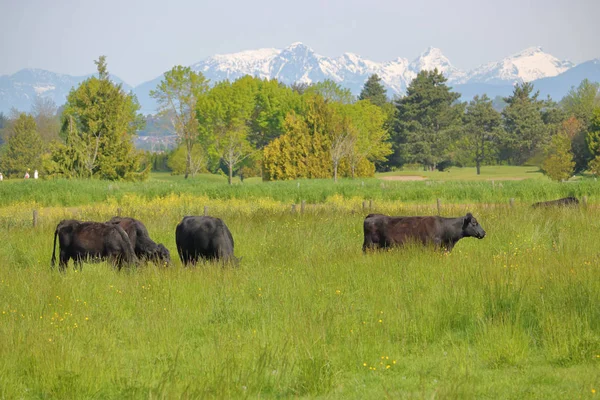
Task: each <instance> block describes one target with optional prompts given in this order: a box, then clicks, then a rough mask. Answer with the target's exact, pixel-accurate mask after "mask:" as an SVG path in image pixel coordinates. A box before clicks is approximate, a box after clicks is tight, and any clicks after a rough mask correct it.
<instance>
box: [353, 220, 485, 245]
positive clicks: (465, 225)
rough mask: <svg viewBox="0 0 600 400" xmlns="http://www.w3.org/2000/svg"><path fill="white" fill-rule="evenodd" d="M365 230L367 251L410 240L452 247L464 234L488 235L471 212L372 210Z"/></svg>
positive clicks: (365, 224)
mask: <svg viewBox="0 0 600 400" xmlns="http://www.w3.org/2000/svg"><path fill="white" fill-rule="evenodd" d="M364 233H365V241H364V243H363V251H367V249H377V248H385V247H394V246H401V245H403V244H404V243H406V242H410V241H416V242H420V243H422V244H424V245H434V246H436V247H441V248H443V249H446V250H447V251H451V250H452V248H453V247H454V245H455V244H456V242H458V241H459V240H460V239H462V238H464V237H476V238H478V239H483V238H484V237H485V231H484V230H483V228H482V227H481V226H480V225H479V223H478V222H477V220H476V219H475V217H473V215H472V214H471V213H468V214H467V215H466V216H464V217H458V218H444V217H437V216H431V217H389V216H387V215H381V214H369V215H367V217H366V218H365V221H364Z"/></svg>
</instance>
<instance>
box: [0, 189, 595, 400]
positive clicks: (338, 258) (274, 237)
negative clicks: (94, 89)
mask: <svg viewBox="0 0 600 400" xmlns="http://www.w3.org/2000/svg"><path fill="white" fill-rule="evenodd" d="M204 182H205V181H204V180H202V179H198V180H197V181H196V183H197V184H201V183H204ZM417 183H418V184H422V185H423V187H422V190H424V191H425V192H426V191H428V190H434V188H436V187H437V186H431V185H430V186H426V185H424V183H421V182H417ZM417 183H414V184H417ZM510 183H514V182H510ZM293 184H295V183H293ZM302 184H304V182H303V183H302ZM411 184H413V183H411ZM448 184H451V183H447V184H440V185H439V186H441V187H443V186H444V185H448ZM452 184H453V183H452ZM507 184H508V183H507ZM546 184H549V183H546ZM97 185H98V190H101V189H100V187H101V186H100V185H99V184H98V183H97ZM104 185H105V184H104V183H102V187H104ZM265 186H268V185H265ZM40 187H42V186H40ZM90 187H91V186H90ZM90 187H86V189H85V190H86V193H88V192H89V193H92V191H91V189H90ZM238 187H239V186H238ZM285 187H286V188H290V189H293V187H294V186H293V185H291V186H285ZM375 187H376V186H375V185H373V186H372V188H375ZM523 188H525V187H523ZM45 190H49V189H45ZM102 190H106V189H105V188H104V189H102ZM112 190H116V189H114V188H113V189H112ZM412 190H416V189H412ZM454 190H457V191H458V190H459V189H458V187H457V188H455V189H454ZM428 196H429V195H428ZM205 204H209V205H210V213H211V214H212V215H215V216H219V217H221V218H223V219H224V220H225V222H226V223H227V224H228V225H229V227H230V229H231V231H232V233H233V235H234V238H235V246H236V247H235V252H236V255H238V256H242V257H243V259H242V263H241V265H240V267H239V268H237V269H232V268H221V267H219V266H217V265H211V264H208V265H204V266H200V267H198V268H195V269H186V268H183V267H182V266H181V265H180V263H179V260H178V259H177V255H176V252H175V238H174V230H175V225H176V224H177V223H178V222H179V220H180V219H181V217H182V216H183V215H185V214H187V213H191V214H198V213H202V211H203V206H204V205H205ZM31 206H32V204H30V203H18V204H13V205H6V206H0V243H2V246H0V398H2V399H16V398H24V399H30V398H32V399H40V398H45V399H46V398H47V399H92V398H93V399H130V398H136V399H137V398H144V399H146V398H161V399H162V398H165V399H171V398H184V399H186V398H189V399H196V398H259V397H260V398H291V397H294V398H295V397H297V398H336V399H337V398H339V399H370V398H393V399H401V398H406V399H414V398H419V399H420V398H423V399H432V398H441V399H446V398H452V399H481V398H501V399H571V398H577V399H587V398H589V399H594V398H596V397H597V394H595V392H596V391H598V392H600V307H598V305H599V304H600V251H599V250H598V242H599V241H600V210H598V209H597V208H588V209H585V208H581V209H564V210H531V209H530V208H529V206H528V204H522V203H517V205H516V207H515V208H514V209H510V208H509V207H508V206H507V205H506V204H504V205H502V206H498V207H488V206H487V205H477V204H471V205H469V206H466V205H450V204H446V203H445V205H444V207H443V209H442V213H443V215H447V216H458V215H464V213H465V212H466V211H467V210H469V211H472V212H473V213H474V214H475V216H476V217H477V218H478V220H479V221H480V223H481V225H482V226H483V228H484V229H485V230H486V231H487V236H486V238H485V239H483V240H476V239H463V240H462V241H460V242H459V243H458V245H457V246H456V248H455V250H454V251H453V252H452V253H451V254H449V255H445V254H441V253H438V252H435V251H431V250H429V249H423V248H420V247H409V248H406V249H403V250H393V251H383V252H380V253H375V254H367V255H364V254H362V252H361V244H362V239H363V236H362V221H363V218H364V214H365V212H362V211H359V210H360V199H353V198H345V197H344V196H342V195H337V196H332V197H330V198H329V200H328V201H327V202H326V203H323V204H320V205H319V206H310V207H308V208H307V212H306V213H305V214H303V215H301V214H298V213H296V214H292V213H291V212H290V209H289V204H284V203H281V202H279V201H276V200H272V199H267V198H261V199H250V200H248V199H240V198H221V199H211V198H209V197H207V196H200V195H190V194H186V193H181V194H171V195H167V196H164V197H154V198H152V199H146V198H145V197H143V196H142V197H140V196H138V195H135V194H133V195H124V196H123V197H121V198H120V200H119V201H118V202H117V201H116V200H110V201H105V202H100V203H96V204H82V205H79V206H76V207H64V206H52V207H40V215H39V221H38V226H37V227H36V228H33V227H32V226H31V212H30V210H31ZM116 207H120V208H121V209H122V213H123V214H124V215H132V216H135V217H137V218H139V219H141V220H142V221H144V222H145V223H146V225H147V227H148V229H149V231H150V234H151V235H152V236H153V238H154V239H155V240H156V241H158V242H162V243H164V244H165V245H166V246H167V248H169V249H170V250H171V252H172V256H173V259H174V264H173V266H172V267H170V268H168V269H162V268H158V267H155V266H153V265H150V266H148V267H145V268H140V269H137V270H124V271H122V272H120V273H119V272H117V271H115V270H113V269H112V268H111V267H110V266H109V265H106V264H105V263H100V264H86V265H85V266H84V269H83V271H81V272H75V271H73V270H72V268H70V269H69V270H68V271H67V273H66V274H64V275H63V274H60V273H58V272H57V271H53V270H51V269H50V265H49V263H50V257H51V254H52V239H53V232H54V228H55V226H56V223H57V222H58V221H59V220H60V219H61V218H67V217H71V218H72V217H77V218H81V219H84V220H98V221H104V220H107V219H108V218H110V217H111V216H113V215H114V212H115V210H116ZM374 207H375V208H374V209H373V210H372V211H374V212H383V213H394V214H395V213H401V214H406V215H414V214H416V213H427V214H431V213H434V212H435V211H434V208H433V207H434V206H433V204H429V205H426V206H425V205H421V204H418V203H412V204H405V203H399V202H397V201H390V200H379V201H376V202H375V203H374ZM419 207H420V208H419ZM427 207H429V208H427Z"/></svg>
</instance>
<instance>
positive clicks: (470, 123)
mask: <svg viewBox="0 0 600 400" xmlns="http://www.w3.org/2000/svg"><path fill="white" fill-rule="evenodd" d="M463 124H464V130H463V136H462V138H461V140H460V141H459V146H458V147H459V149H460V151H462V152H465V153H467V154H465V155H466V158H467V159H469V160H473V161H474V162H475V167H476V168H477V175H479V174H481V165H482V164H484V163H485V162H489V161H490V160H491V159H493V156H494V155H495V153H496V152H497V147H498V137H499V134H500V130H501V128H502V118H501V116H500V113H499V112H498V111H496V110H495V109H494V105H493V103H492V100H491V99H490V98H488V97H487V96H486V95H483V96H482V97H479V96H475V97H474V98H473V100H472V101H471V102H470V103H469V105H468V106H467V109H466V112H465V114H464V116H463Z"/></svg>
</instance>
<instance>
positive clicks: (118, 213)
mask: <svg viewBox="0 0 600 400" xmlns="http://www.w3.org/2000/svg"><path fill="white" fill-rule="evenodd" d="M120 216H121V207H119V208H117V217H120Z"/></svg>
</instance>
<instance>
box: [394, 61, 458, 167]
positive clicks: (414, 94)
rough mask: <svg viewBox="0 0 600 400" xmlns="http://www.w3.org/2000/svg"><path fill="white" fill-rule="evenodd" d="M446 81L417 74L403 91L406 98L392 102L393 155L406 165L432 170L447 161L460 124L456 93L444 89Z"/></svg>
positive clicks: (425, 73) (429, 74) (428, 73)
mask: <svg viewBox="0 0 600 400" xmlns="http://www.w3.org/2000/svg"><path fill="white" fill-rule="evenodd" d="M446 81H447V80H446V78H445V77H444V76H443V75H442V74H441V73H440V72H438V70H437V69H435V70H433V71H421V72H419V74H418V75H417V77H416V78H415V79H413V81H412V82H411V83H410V85H409V86H408V88H407V91H406V96H404V97H402V98H400V99H397V100H396V101H395V103H396V107H397V109H398V112H397V114H396V134H395V137H394V139H393V142H394V145H395V151H396V153H402V154H403V156H404V158H405V160H404V161H408V162H417V163H420V164H422V165H423V166H424V167H425V168H430V169H434V168H435V167H436V166H437V164H438V163H440V162H441V161H444V160H447V159H448V158H449V153H450V146H451V144H452V143H453V142H454V139H455V137H456V135H457V132H458V128H459V126H460V123H461V117H462V113H463V105H462V104H460V103H457V101H458V99H459V98H460V94H458V93H455V92H452V91H451V88H450V87H448V86H446Z"/></svg>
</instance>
